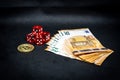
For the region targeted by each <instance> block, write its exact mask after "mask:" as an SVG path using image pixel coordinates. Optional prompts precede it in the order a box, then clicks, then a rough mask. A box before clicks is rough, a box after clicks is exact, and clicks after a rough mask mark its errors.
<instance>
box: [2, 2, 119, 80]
mask: <svg viewBox="0 0 120 80" xmlns="http://www.w3.org/2000/svg"><path fill="white" fill-rule="evenodd" d="M119 14H120V13H119V2H118V1H116V0H113V1H112V0H79V1H71V0H69V1H68V0H56V1H54V0H46V1H44V0H41V1H38V0H34V1H32V0H1V1H0V36H1V38H0V80H110V79H111V80H113V79H116V80H119V79H120V78H119V71H120V70H119V67H120V62H119V61H120V51H119V47H120V45H119V41H120V38H119V24H120V23H119ZM33 25H42V26H43V28H44V30H45V31H49V32H50V33H51V36H53V35H54V34H55V33H57V30H60V29H74V28H84V27H87V28H89V29H90V30H91V31H92V32H93V34H94V35H95V36H96V37H97V38H98V39H99V40H100V41H101V43H102V44H103V45H104V46H105V47H107V48H110V49H113V50H114V51H115V52H114V53H113V54H111V55H110V56H109V57H108V58H107V59H106V60H105V61H104V63H103V64H102V66H100V67H99V66H96V65H94V64H88V63H85V62H81V61H78V60H72V59H69V58H65V57H62V56H58V55H56V54H53V53H51V52H47V51H45V50H44V49H45V48H46V45H45V44H44V45H42V46H36V45H34V46H35V50H34V51H33V52H31V53H29V54H24V53H19V52H18V51H17V49H16V48H17V46H18V45H19V44H22V43H26V40H25V37H26V36H25V35H26V34H28V33H30V32H31V30H32V26H33Z"/></svg>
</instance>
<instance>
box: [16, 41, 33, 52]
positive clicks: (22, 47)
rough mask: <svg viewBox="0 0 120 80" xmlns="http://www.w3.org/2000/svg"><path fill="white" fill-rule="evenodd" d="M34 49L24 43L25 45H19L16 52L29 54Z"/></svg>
mask: <svg viewBox="0 0 120 80" xmlns="http://www.w3.org/2000/svg"><path fill="white" fill-rule="evenodd" d="M33 49H34V46H33V45H32V44H28V43H25V44H21V45H19V46H18V47H17V50H18V51H19V52H26V53H27V52H31V51H33Z"/></svg>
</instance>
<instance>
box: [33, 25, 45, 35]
mask: <svg viewBox="0 0 120 80" xmlns="http://www.w3.org/2000/svg"><path fill="white" fill-rule="evenodd" d="M32 31H33V32H36V33H42V32H43V28H42V26H39V25H36V26H33V29H32Z"/></svg>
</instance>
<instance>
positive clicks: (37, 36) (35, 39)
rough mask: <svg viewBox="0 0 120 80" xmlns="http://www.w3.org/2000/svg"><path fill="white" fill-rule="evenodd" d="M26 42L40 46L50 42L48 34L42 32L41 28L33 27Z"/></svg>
mask: <svg viewBox="0 0 120 80" xmlns="http://www.w3.org/2000/svg"><path fill="white" fill-rule="evenodd" d="M26 39H27V42H29V43H33V44H36V45H42V44H44V43H46V42H48V41H49V40H50V33H49V32H46V31H43V28H42V26H39V25H35V26H33V29H32V32H31V33H29V34H27V36H26Z"/></svg>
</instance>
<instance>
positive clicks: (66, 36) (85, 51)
mask: <svg viewBox="0 0 120 80" xmlns="http://www.w3.org/2000/svg"><path fill="white" fill-rule="evenodd" d="M46 44H47V45H48V46H47V48H46V49H45V50H46V51H50V52H53V53H55V54H57V55H61V56H64V57H68V58H71V59H77V60H80V61H84V62H88V63H93V64H95V65H99V66H100V65H101V64H102V63H103V62H104V60H105V59H106V58H107V57H108V56H109V55H110V54H111V53H113V50H111V49H108V48H106V47H104V46H103V45H102V44H101V43H100V41H99V40H98V39H97V38H96V37H95V36H94V35H93V34H92V32H91V31H90V30H89V29H88V28H81V29H67V30H59V31H58V33H57V34H55V35H54V37H52V38H51V40H50V41H49V42H47V43H46Z"/></svg>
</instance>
